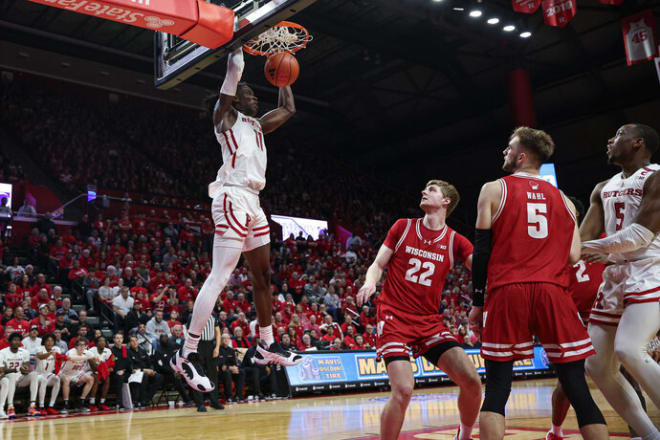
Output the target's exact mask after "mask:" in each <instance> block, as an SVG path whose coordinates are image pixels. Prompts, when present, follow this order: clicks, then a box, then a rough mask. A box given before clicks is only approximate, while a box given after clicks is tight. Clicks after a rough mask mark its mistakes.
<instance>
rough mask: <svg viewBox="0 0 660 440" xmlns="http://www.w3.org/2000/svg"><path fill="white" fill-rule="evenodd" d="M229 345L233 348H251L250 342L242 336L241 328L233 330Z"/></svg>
mask: <svg viewBox="0 0 660 440" xmlns="http://www.w3.org/2000/svg"><path fill="white" fill-rule="evenodd" d="M231 344H232V347H234V348H250V347H251V346H252V344H251V342H250V340H249V339H248V338H246V337H245V336H244V333H243V329H242V328H241V327H235V328H234V337H233V338H231Z"/></svg>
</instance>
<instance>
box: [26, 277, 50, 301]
mask: <svg viewBox="0 0 660 440" xmlns="http://www.w3.org/2000/svg"><path fill="white" fill-rule="evenodd" d="M41 289H46V291H47V292H48V296H50V294H51V292H52V291H53V289H52V288H51V287H50V284H48V283H46V275H44V274H43V273H40V274H38V275H37V281H36V282H35V283H34V285H33V286H32V287H31V288H30V296H32V297H34V296H37V294H38V293H39V291H40V290H41Z"/></svg>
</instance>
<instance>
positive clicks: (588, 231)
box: [580, 180, 607, 241]
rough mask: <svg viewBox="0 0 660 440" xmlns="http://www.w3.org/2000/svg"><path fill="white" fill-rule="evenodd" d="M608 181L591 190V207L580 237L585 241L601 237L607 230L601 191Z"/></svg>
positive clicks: (586, 215) (585, 216)
mask: <svg viewBox="0 0 660 440" xmlns="http://www.w3.org/2000/svg"><path fill="white" fill-rule="evenodd" d="M606 183H607V180H605V181H603V182H600V183H599V184H598V185H596V186H595V187H594V190H593V191H592V192H591V197H590V198H589V209H588V210H587V213H586V214H585V215H584V219H583V220H582V224H581V225H580V238H581V239H582V240H583V241H587V240H594V239H596V238H598V237H600V234H602V233H603V231H604V230H605V213H604V212H603V199H602V198H601V196H600V192H601V191H602V190H603V187H604V186H605V184H606Z"/></svg>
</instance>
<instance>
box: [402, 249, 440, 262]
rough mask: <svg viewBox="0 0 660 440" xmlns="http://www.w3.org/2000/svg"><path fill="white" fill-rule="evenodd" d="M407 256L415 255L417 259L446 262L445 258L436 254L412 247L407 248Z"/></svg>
mask: <svg viewBox="0 0 660 440" xmlns="http://www.w3.org/2000/svg"><path fill="white" fill-rule="evenodd" d="M406 254H410V255H414V256H415V257H422V258H427V259H429V260H433V261H440V262H443V261H445V256H444V255H442V254H438V253H435V252H428V251H423V250H421V249H417V248H414V247H412V246H406Z"/></svg>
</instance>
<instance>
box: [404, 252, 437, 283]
mask: <svg viewBox="0 0 660 440" xmlns="http://www.w3.org/2000/svg"><path fill="white" fill-rule="evenodd" d="M408 264H409V265H411V266H412V267H411V268H410V269H408V270H407V271H406V277H405V278H406V281H411V282H413V283H418V284H421V285H422V286H427V287H429V286H431V280H430V279H429V278H430V277H431V276H432V275H433V272H435V264H433V263H431V262H430V261H425V262H424V263H422V262H421V261H420V260H418V259H417V258H411V259H410V260H408ZM420 269H426V271H425V272H423V273H421V274H419V275H418V273H419V272H420Z"/></svg>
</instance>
